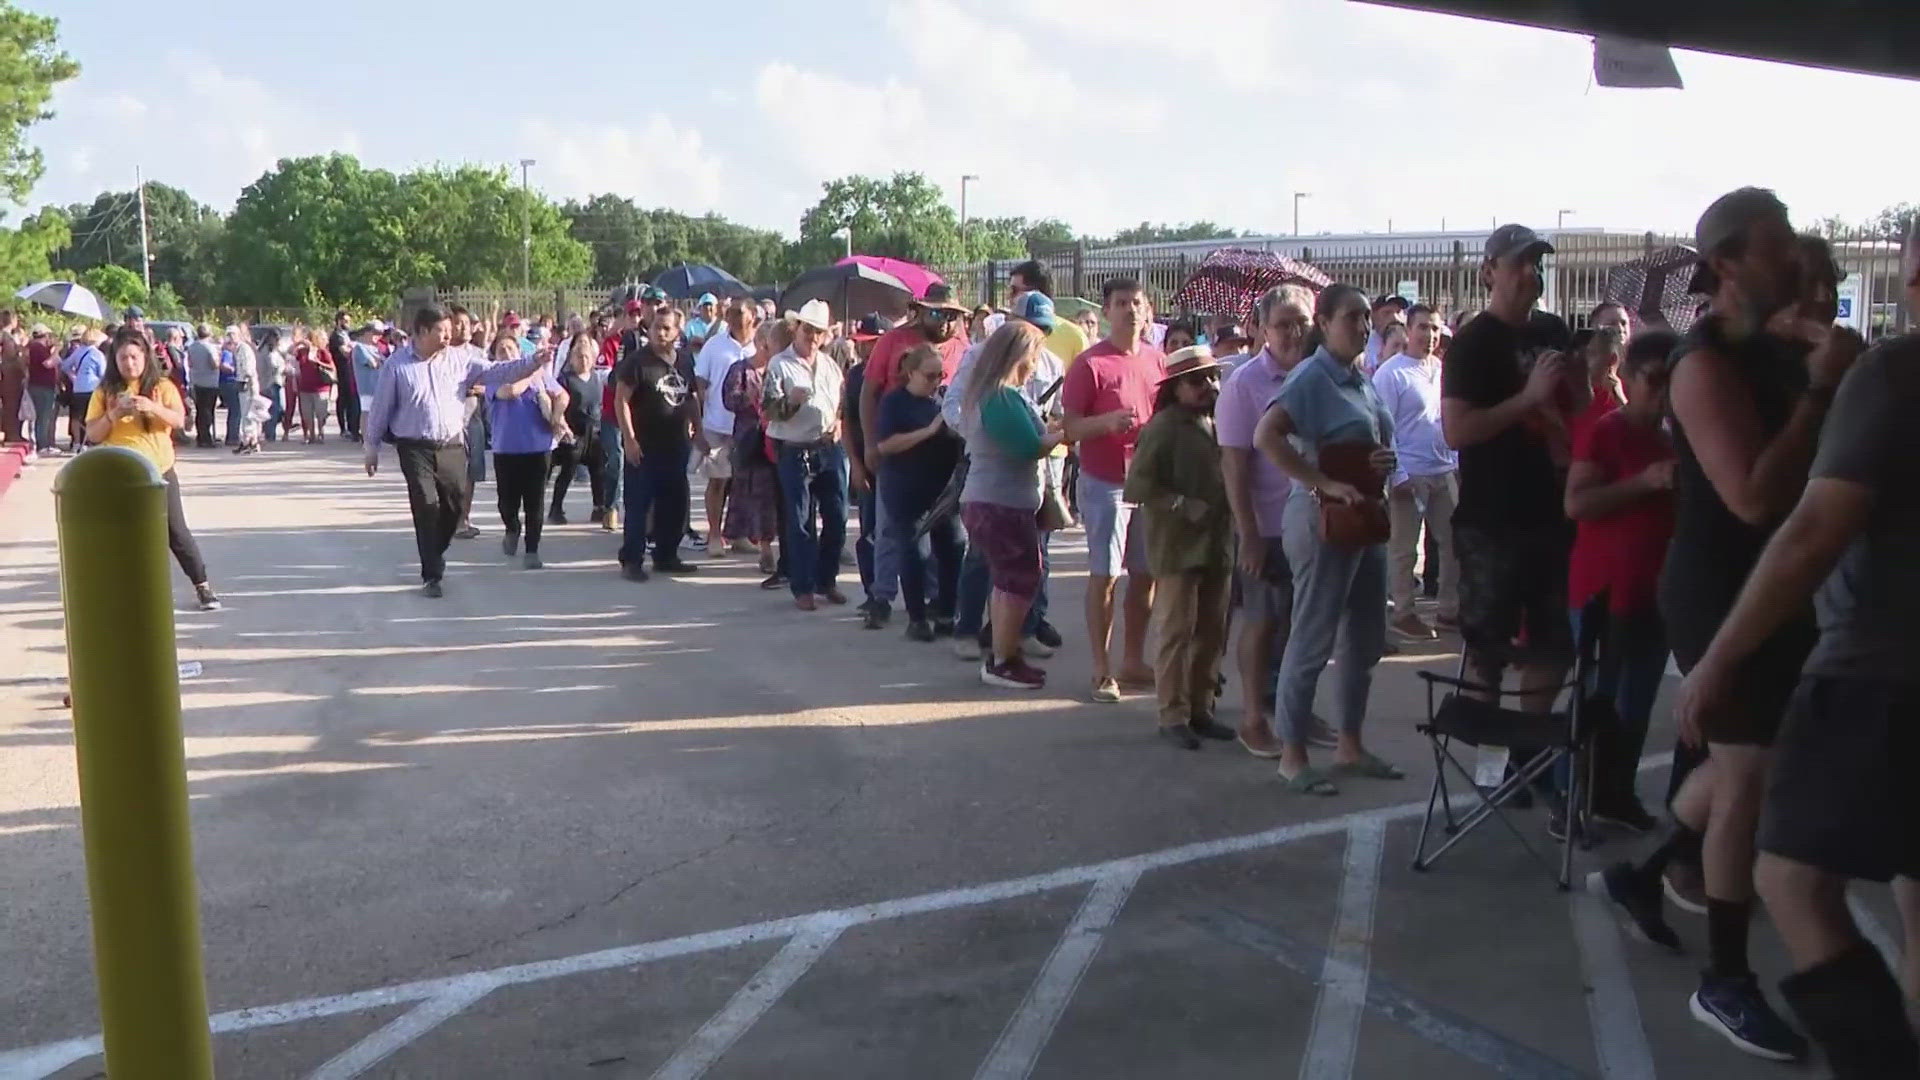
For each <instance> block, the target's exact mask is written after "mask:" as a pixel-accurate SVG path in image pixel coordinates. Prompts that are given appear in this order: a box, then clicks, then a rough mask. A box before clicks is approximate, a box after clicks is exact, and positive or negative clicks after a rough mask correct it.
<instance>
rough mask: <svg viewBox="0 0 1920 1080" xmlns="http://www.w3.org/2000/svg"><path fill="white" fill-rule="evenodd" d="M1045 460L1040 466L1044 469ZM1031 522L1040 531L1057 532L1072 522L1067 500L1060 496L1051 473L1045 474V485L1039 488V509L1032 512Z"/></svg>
mask: <svg viewBox="0 0 1920 1080" xmlns="http://www.w3.org/2000/svg"><path fill="white" fill-rule="evenodd" d="M1046 467H1047V465H1046V462H1044V461H1043V462H1041V463H1040V468H1041V470H1042V471H1043V472H1044V471H1045V470H1046ZM1033 523H1034V524H1035V525H1036V526H1038V527H1039V529H1040V531H1041V532H1059V531H1060V530H1061V529H1064V528H1066V527H1067V526H1069V525H1071V524H1073V514H1072V512H1071V511H1069V510H1068V509H1067V500H1065V499H1063V498H1061V497H1060V488H1059V487H1058V486H1057V485H1056V484H1054V482H1053V476H1052V474H1051V473H1048V474H1047V482H1046V485H1045V486H1044V487H1043V488H1041V490H1040V509H1039V510H1037V511H1035V512H1034V515H1033Z"/></svg>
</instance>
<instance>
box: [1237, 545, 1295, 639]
mask: <svg viewBox="0 0 1920 1080" xmlns="http://www.w3.org/2000/svg"><path fill="white" fill-rule="evenodd" d="M1260 542H1261V543H1262V544H1263V545H1265V547H1266V551H1267V557H1266V561H1265V562H1264V563H1262V564H1261V571H1260V579H1259V580H1258V581H1256V580H1254V579H1252V578H1249V577H1248V576H1247V572H1246V571H1245V570H1242V569H1240V565H1239V560H1238V559H1236V560H1235V561H1234V567H1233V604H1234V606H1235V607H1238V608H1242V609H1244V610H1245V611H1246V617H1247V618H1249V619H1255V620H1262V621H1265V620H1272V621H1275V622H1285V621H1289V620H1291V619H1292V618H1293V567H1292V566H1291V565H1290V564H1289V563H1288V562H1287V551H1286V548H1285V546H1284V545H1282V544H1281V542H1280V538H1279V537H1277V536H1263V537H1261V538H1260Z"/></svg>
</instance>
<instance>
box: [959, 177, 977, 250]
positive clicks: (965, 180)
mask: <svg viewBox="0 0 1920 1080" xmlns="http://www.w3.org/2000/svg"><path fill="white" fill-rule="evenodd" d="M978 179H980V178H979V177H978V176H975V175H973V174H972V173H967V174H966V175H964V176H962V177H961V178H960V235H961V236H965V235H967V184H969V183H970V182H972V181H975V180H978Z"/></svg>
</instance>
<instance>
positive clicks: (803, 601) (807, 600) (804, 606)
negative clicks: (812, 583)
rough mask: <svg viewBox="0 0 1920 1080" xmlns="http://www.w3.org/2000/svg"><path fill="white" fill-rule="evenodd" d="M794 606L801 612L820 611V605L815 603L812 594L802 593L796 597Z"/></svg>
mask: <svg viewBox="0 0 1920 1080" xmlns="http://www.w3.org/2000/svg"><path fill="white" fill-rule="evenodd" d="M793 606H794V607H797V608H799V609H800V610H801V611H818V610H820V605H819V604H816V603H814V602H813V594H812V593H801V594H800V595H799V596H796V597H794V598H793Z"/></svg>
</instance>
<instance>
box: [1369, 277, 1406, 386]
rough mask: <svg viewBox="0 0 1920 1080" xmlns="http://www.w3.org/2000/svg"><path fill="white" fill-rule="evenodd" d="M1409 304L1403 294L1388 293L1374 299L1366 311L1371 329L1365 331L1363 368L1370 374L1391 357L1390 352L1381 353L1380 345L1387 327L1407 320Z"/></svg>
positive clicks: (1384, 340)
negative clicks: (1365, 347) (1365, 349)
mask: <svg viewBox="0 0 1920 1080" xmlns="http://www.w3.org/2000/svg"><path fill="white" fill-rule="evenodd" d="M1409 306H1410V305H1409V304H1408V303H1407V300H1406V298H1405V297H1403V296H1397V295H1394V294H1391V293H1389V294H1388V295H1386V296H1382V297H1380V298H1379V299H1378V300H1375V301H1374V302H1373V304H1372V305H1371V307H1370V308H1369V310H1368V312H1367V320H1368V322H1370V323H1371V324H1372V329H1370V330H1368V331H1367V353H1366V358H1365V360H1364V361H1363V364H1364V370H1365V371H1367V372H1368V373H1369V374H1371V373H1372V372H1373V371H1375V370H1376V369H1378V368H1379V366H1380V365H1381V364H1382V363H1383V362H1385V361H1387V360H1389V359H1392V354H1391V353H1383V352H1382V351H1381V346H1382V345H1384V344H1385V343H1386V336H1387V328H1388V327H1390V326H1393V325H1395V324H1396V323H1404V322H1406V320H1407V308H1408V307H1409Z"/></svg>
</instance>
